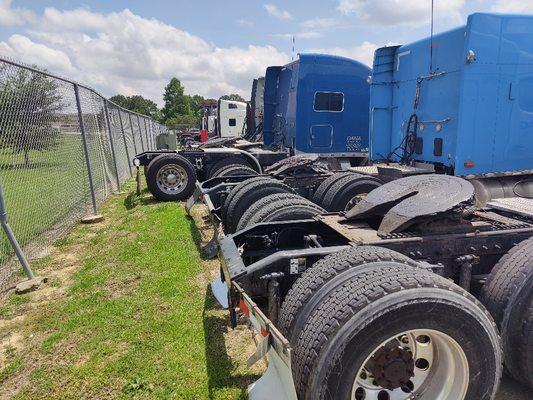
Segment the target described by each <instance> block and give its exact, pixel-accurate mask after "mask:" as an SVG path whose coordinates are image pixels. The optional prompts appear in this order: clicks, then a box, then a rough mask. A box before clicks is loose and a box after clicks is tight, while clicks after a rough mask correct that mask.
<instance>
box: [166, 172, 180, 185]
mask: <svg viewBox="0 0 533 400" xmlns="http://www.w3.org/2000/svg"><path fill="white" fill-rule="evenodd" d="M177 181H178V177H177V176H176V175H175V174H172V173H171V174H168V175H167V182H168V183H169V184H170V185H175V184H176V182H177Z"/></svg>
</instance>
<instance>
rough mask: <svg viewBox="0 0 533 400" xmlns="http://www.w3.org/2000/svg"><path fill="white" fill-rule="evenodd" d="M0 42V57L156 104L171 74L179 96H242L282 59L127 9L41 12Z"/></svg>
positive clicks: (265, 50)
mask: <svg viewBox="0 0 533 400" xmlns="http://www.w3.org/2000/svg"><path fill="white" fill-rule="evenodd" d="M27 35H28V36H20V35H13V36H11V37H10V38H9V39H8V40H7V41H5V42H0V52H2V53H6V54H8V55H9V56H11V57H14V58H16V59H20V60H22V61H25V62H29V63H34V64H37V65H41V66H45V67H46V68H48V69H49V70H50V71H52V72H59V73H61V74H65V75H68V76H69V77H72V78H73V79H76V80H78V81H82V82H84V83H87V84H89V85H93V86H95V87H96V89H98V90H100V91H102V92H103V93H104V94H105V95H113V94H115V93H122V94H125V95H132V94H141V95H143V96H145V97H148V98H151V99H153V100H154V101H156V102H158V104H161V102H162V93H163V89H164V86H165V85H166V84H167V83H168V81H169V80H170V78H171V77H173V76H176V77H178V78H179V79H180V80H181V81H182V83H183V84H184V86H185V88H186V91H187V93H190V94H196V93H198V94H201V95H203V96H209V97H218V96H220V95H222V94H226V93H239V94H241V95H243V96H244V97H249V92H250V89H251V83H252V79H253V78H255V77H257V76H259V75H263V74H264V72H265V69H266V67H267V66H268V65H272V64H278V65H279V64H281V65H282V64H284V63H286V62H287V61H288V60H289V58H288V56H287V55H286V54H284V53H281V52H279V51H278V50H276V49H275V48H274V47H272V46H248V47H245V48H239V47H230V48H219V47H216V46H214V45H213V44H211V43H208V42H206V41H205V40H203V39H202V38H200V37H198V36H195V35H191V34H189V33H188V32H185V31H183V30H180V29H178V28H176V27H174V26H171V25H168V24H165V23H163V22H161V21H158V20H156V19H146V18H142V17H140V16H138V15H135V14H133V13H132V12H131V11H129V10H127V9H126V10H123V11H121V12H114V13H109V14H101V13H96V12H92V11H90V10H87V9H75V10H70V11H60V10H57V9H55V8H48V9H46V10H45V12H44V13H43V15H42V16H41V17H40V18H39V19H38V20H37V21H35V23H34V24H33V26H32V28H31V29H29V30H28V31H27Z"/></svg>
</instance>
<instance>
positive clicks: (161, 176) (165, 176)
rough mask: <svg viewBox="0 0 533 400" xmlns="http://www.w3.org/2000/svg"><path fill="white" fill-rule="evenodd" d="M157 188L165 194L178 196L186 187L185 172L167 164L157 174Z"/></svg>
mask: <svg viewBox="0 0 533 400" xmlns="http://www.w3.org/2000/svg"><path fill="white" fill-rule="evenodd" d="M156 181H157V187H158V188H159V189H160V190H161V191H162V192H163V193H166V194H178V193H180V192H182V191H183V189H184V188H185V187H186V186H187V183H188V181H189V178H188V176H187V171H185V169H184V168H183V167H182V166H180V165H177V164H167V165H165V166H163V167H161V168H160V169H159V171H158V172H157V177H156Z"/></svg>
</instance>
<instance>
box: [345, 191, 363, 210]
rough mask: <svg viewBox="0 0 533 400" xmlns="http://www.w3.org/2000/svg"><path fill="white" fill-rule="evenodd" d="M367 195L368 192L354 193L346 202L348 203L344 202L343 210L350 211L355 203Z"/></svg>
mask: <svg viewBox="0 0 533 400" xmlns="http://www.w3.org/2000/svg"><path fill="white" fill-rule="evenodd" d="M367 195H368V193H359V194H356V195H355V196H354V197H352V198H351V199H350V201H349V202H348V204H346V207H344V212H346V211H350V210H351V209H352V208H354V207H355V205H356V204H357V203H359V202H360V201H361V200H363V199H364V198H365V197H366V196H367Z"/></svg>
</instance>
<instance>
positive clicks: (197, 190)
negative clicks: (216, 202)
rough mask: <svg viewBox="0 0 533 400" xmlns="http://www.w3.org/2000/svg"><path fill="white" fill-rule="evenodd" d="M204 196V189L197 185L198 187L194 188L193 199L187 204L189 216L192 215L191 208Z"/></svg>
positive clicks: (190, 198)
mask: <svg viewBox="0 0 533 400" xmlns="http://www.w3.org/2000/svg"><path fill="white" fill-rule="evenodd" d="M201 196H202V188H201V187H200V186H198V184H196V187H195V188H194V192H193V194H192V196H191V197H189V198H188V199H187V202H186V203H185V211H186V212H187V214H189V215H190V213H191V208H192V207H193V206H194V205H195V204H196V202H197V201H198V200H199V199H200V197H201Z"/></svg>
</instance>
